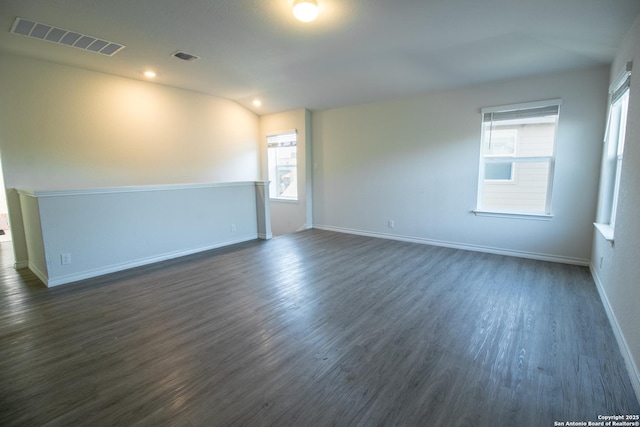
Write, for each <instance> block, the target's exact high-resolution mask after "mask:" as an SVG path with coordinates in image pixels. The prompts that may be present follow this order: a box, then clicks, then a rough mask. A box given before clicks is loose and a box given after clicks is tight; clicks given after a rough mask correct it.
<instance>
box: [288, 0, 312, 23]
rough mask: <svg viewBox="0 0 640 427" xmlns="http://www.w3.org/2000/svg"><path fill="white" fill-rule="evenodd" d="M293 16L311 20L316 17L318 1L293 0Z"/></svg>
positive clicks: (301, 19)
mask: <svg viewBox="0 0 640 427" xmlns="http://www.w3.org/2000/svg"><path fill="white" fill-rule="evenodd" d="M293 16H295V17H296V18H297V19H298V20H300V21H302V22H311V21H313V20H314V19H316V18H317V17H318V2H317V1H316V0H295V2H294V3H293Z"/></svg>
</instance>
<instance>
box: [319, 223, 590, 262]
mask: <svg viewBox="0 0 640 427" xmlns="http://www.w3.org/2000/svg"><path fill="white" fill-rule="evenodd" d="M313 228H317V229H318V230H327V231H336V232H338V233H347V234H357V235H359V236H367V237H377V238H381V239H389V240H399V241H402V242H411V243H421V244H424V245H432V246H441V247H445V248H452V249H463V250H466V251H474V252H485V253H490V254H496V255H507V256H513V257H518V258H529V259H535V260H539V261H551V262H559V263H562V264H572V265H580V266H585V267H586V266H588V265H589V263H590V260H588V259H582V258H572V257H564V256H559V255H548V254H541V253H536V252H526V251H516V250H511V249H501V248H493V247H490V246H480V245H471V244H467V243H455V242H447V241H442V240H433V239H425V238H423V237H412V236H402V235H398V234H388V233H378V232H372V231H364V230H355V229H351V228H343V227H333V226H329V225H317V224H315V225H314V226H313Z"/></svg>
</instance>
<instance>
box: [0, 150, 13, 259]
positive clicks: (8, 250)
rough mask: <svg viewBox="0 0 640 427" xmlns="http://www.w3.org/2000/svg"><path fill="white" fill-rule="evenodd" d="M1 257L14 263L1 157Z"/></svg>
mask: <svg viewBox="0 0 640 427" xmlns="http://www.w3.org/2000/svg"><path fill="white" fill-rule="evenodd" d="M0 190H1V191H0V257H1V258H2V260H3V261H8V262H13V258H14V255H13V246H12V243H11V240H12V238H11V225H10V223H9V206H8V204H7V190H6V188H5V186H4V174H3V172H2V157H1V156H0Z"/></svg>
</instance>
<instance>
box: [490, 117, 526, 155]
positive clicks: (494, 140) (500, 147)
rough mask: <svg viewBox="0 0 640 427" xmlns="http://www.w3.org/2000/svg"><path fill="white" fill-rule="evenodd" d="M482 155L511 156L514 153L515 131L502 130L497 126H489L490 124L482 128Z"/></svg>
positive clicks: (516, 132)
mask: <svg viewBox="0 0 640 427" xmlns="http://www.w3.org/2000/svg"><path fill="white" fill-rule="evenodd" d="M484 132H485V135H484V141H485V144H484V154H485V155H489V156H513V155H515V153H516V139H517V137H518V130H517V129H503V128H501V127H498V126H491V123H489V124H486V125H485V126H484Z"/></svg>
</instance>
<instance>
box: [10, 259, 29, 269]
mask: <svg viewBox="0 0 640 427" xmlns="http://www.w3.org/2000/svg"><path fill="white" fill-rule="evenodd" d="M13 268H15V269H16V270H20V269H23V268H29V261H16V262H15V263H13Z"/></svg>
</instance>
